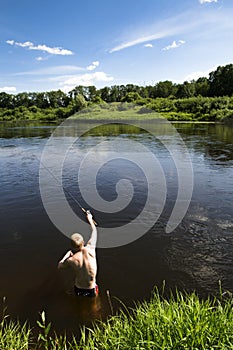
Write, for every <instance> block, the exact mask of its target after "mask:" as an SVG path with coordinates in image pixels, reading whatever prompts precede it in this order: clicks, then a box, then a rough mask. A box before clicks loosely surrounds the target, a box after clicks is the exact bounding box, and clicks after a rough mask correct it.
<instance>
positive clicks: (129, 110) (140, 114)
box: [70, 102, 162, 121]
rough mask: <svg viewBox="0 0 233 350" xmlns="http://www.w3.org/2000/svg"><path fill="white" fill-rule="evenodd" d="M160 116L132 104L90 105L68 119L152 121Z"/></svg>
mask: <svg viewBox="0 0 233 350" xmlns="http://www.w3.org/2000/svg"><path fill="white" fill-rule="evenodd" d="M160 118H162V116H161V115H160V114H159V113H157V112H153V111H152V110H150V109H148V108H146V107H142V106H138V105H135V104H133V103H127V102H125V103H118V102H114V103H109V104H107V103H106V104H102V105H92V106H90V107H88V108H85V109H83V110H81V111H80V112H78V113H76V114H74V115H73V116H71V117H70V119H75V120H76V119H77V120H78V119H79V120H82V119H83V120H125V121H127V120H129V121H130V120H154V119H160Z"/></svg>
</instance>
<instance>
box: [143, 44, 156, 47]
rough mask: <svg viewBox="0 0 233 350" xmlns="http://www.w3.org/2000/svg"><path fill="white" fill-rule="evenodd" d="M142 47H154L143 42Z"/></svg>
mask: <svg viewBox="0 0 233 350" xmlns="http://www.w3.org/2000/svg"><path fill="white" fill-rule="evenodd" d="M144 47H154V45H152V44H145V45H144Z"/></svg>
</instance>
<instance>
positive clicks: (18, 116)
mask: <svg viewBox="0 0 233 350" xmlns="http://www.w3.org/2000/svg"><path fill="white" fill-rule="evenodd" d="M232 106H233V98H230V97H221V98H220V97H213V98H209V97H192V98H183V99H175V100H174V99H169V98H157V99H150V100H148V99H140V100H138V101H135V103H132V102H112V103H106V102H104V101H103V102H102V103H100V104H93V103H89V104H88V105H87V104H86V105H85V106H83V107H80V108H79V109H78V111H77V112H75V109H74V108H71V107H64V108H62V107H60V108H38V107H29V108H26V107H17V108H14V109H4V108H0V121H12V122H17V121H27V120H29V121H41V122H45V121H49V122H51V121H53V122H56V121H57V122H58V121H59V120H65V119H67V118H70V119H78V120H89V121H91V120H95V121H96V120H98V121H102V120H121V121H133V120H140V121H148V120H149V121H152V120H155V119H166V120H168V121H171V122H172V121H175V122H220V123H232V120H233V107H232Z"/></svg>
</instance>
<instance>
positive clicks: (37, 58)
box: [36, 56, 47, 61]
mask: <svg viewBox="0 0 233 350" xmlns="http://www.w3.org/2000/svg"><path fill="white" fill-rule="evenodd" d="M45 60H47V58H46V57H41V56H39V57H36V61H45Z"/></svg>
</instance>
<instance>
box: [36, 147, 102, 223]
mask: <svg viewBox="0 0 233 350" xmlns="http://www.w3.org/2000/svg"><path fill="white" fill-rule="evenodd" d="M34 157H35V158H36V159H37V161H38V162H39V164H41V165H42V166H43V168H44V169H45V170H47V172H48V173H49V174H50V175H51V176H52V178H53V179H54V180H55V181H56V183H57V184H58V186H60V187H62V188H63V190H64V192H65V193H67V194H68V195H69V196H70V198H72V199H73V201H74V202H75V203H76V204H77V205H78V206H79V208H80V209H81V210H82V211H83V212H84V213H85V214H88V212H90V210H86V209H84V208H83V207H82V205H81V204H80V203H79V201H78V200H77V199H76V198H75V197H74V196H73V195H72V193H70V192H69V191H68V190H67V189H66V188H65V187H64V186H62V185H61V184H60V182H59V180H58V179H57V178H56V176H55V175H54V174H53V173H52V172H51V171H50V169H49V168H48V167H46V165H44V164H43V162H42V161H41V160H40V159H39V158H38V157H37V156H36V155H35V154H34ZM93 222H94V224H95V225H96V226H97V222H96V221H95V220H93Z"/></svg>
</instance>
